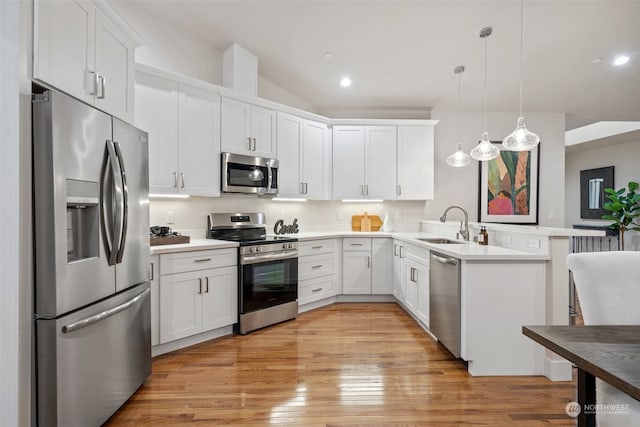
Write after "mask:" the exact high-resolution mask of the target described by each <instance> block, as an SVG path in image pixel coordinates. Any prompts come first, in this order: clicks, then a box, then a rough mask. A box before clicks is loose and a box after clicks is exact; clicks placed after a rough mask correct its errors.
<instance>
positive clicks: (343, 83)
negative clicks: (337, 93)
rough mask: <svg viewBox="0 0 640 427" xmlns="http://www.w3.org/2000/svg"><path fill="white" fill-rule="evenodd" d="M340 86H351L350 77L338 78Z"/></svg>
mask: <svg viewBox="0 0 640 427" xmlns="http://www.w3.org/2000/svg"><path fill="white" fill-rule="evenodd" d="M340 86H342V87H349V86H351V79H350V78H349V77H343V78H341V79H340Z"/></svg>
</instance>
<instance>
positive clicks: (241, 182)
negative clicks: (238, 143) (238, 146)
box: [221, 153, 278, 195]
mask: <svg viewBox="0 0 640 427" xmlns="http://www.w3.org/2000/svg"><path fill="white" fill-rule="evenodd" d="M221 189H222V192H224V193H252V194H271V195H274V194H277V193H278V161H277V160H275V159H267V158H263V157H253V156H245V155H241V154H233V153H222V180H221Z"/></svg>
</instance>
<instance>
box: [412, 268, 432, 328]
mask: <svg viewBox="0 0 640 427" xmlns="http://www.w3.org/2000/svg"><path fill="white" fill-rule="evenodd" d="M415 269H416V271H415V272H414V279H415V280H416V281H417V283H418V303H417V305H416V316H417V317H418V320H420V321H421V322H422V323H424V325H425V326H426V327H429V269H428V268H427V267H426V266H425V265H422V264H417V263H416V265H415Z"/></svg>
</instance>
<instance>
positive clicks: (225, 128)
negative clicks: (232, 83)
mask: <svg viewBox="0 0 640 427" xmlns="http://www.w3.org/2000/svg"><path fill="white" fill-rule="evenodd" d="M221 138H222V139H221V143H222V151H224V152H229V153H237V154H246V155H251V156H259V157H270V158H275V157H276V113H275V111H273V110H270V109H268V108H264V107H259V106H257V105H253V104H248V103H246V102H243V101H238V100H236V99H231V98H226V97H223V98H222V118H221Z"/></svg>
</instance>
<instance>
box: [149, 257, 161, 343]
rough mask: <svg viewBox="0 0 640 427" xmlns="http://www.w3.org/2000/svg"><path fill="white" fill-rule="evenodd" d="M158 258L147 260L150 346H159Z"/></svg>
mask: <svg viewBox="0 0 640 427" xmlns="http://www.w3.org/2000/svg"><path fill="white" fill-rule="evenodd" d="M159 275H160V256H159V255H151V257H150V259H149V281H150V282H151V286H150V287H151V345H158V344H160V313H159V312H160V276H159Z"/></svg>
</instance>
